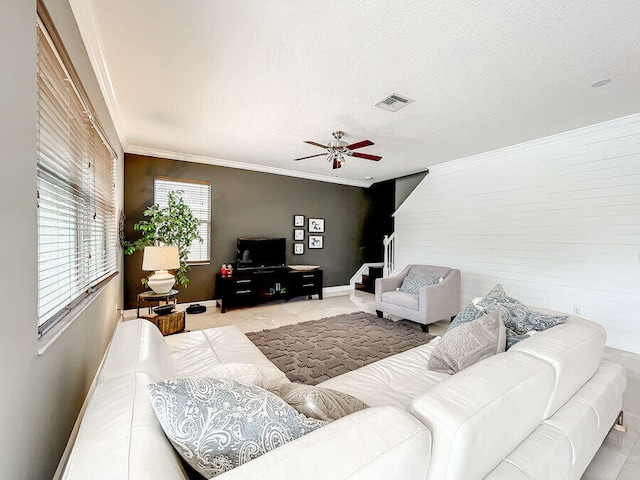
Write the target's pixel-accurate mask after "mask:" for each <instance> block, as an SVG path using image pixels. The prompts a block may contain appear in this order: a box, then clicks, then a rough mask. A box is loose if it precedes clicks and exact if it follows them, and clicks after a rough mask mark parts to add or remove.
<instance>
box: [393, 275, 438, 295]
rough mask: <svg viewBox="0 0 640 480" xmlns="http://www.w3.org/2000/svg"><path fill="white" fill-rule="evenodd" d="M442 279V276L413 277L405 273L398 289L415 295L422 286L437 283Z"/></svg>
mask: <svg viewBox="0 0 640 480" xmlns="http://www.w3.org/2000/svg"><path fill="white" fill-rule="evenodd" d="M442 280H443V278H442V277H413V276H411V275H407V276H406V277H405V278H404V280H403V281H402V285H400V291H401V292H405V293H412V294H413V295H417V294H418V292H419V291H420V288H422V287H429V286H431V285H437V284H438V283H440V282H441V281H442Z"/></svg>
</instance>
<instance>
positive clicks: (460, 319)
mask: <svg viewBox="0 0 640 480" xmlns="http://www.w3.org/2000/svg"><path fill="white" fill-rule="evenodd" d="M482 315H484V312H483V311H482V310H481V309H480V308H478V307H476V306H475V305H474V304H473V303H470V304H468V305H467V306H466V307H464V308H463V309H462V311H461V312H460V313H459V314H458V315H456V318H454V319H453V320H451V323H450V324H449V328H447V332H448V331H449V330H451V329H452V328H455V327H457V326H459V325H462V324H463V323H467V322H472V321H473V320H477V319H478V318H480V317H481V316H482Z"/></svg>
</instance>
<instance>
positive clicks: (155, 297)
mask: <svg viewBox="0 0 640 480" xmlns="http://www.w3.org/2000/svg"><path fill="white" fill-rule="evenodd" d="M178 293H180V292H179V291H178V290H175V289H173V290H169V291H168V292H167V293H156V292H154V291H153V290H149V291H147V292H142V293H139V294H138V301H137V305H136V306H137V313H136V316H137V318H140V301H141V300H145V301H146V302H147V307H148V313H149V315H151V313H152V312H151V306H152V305H151V304H152V303H153V302H157V303H158V305H160V302H162V301H164V302H165V303H167V304H168V303H169V302H171V301H173V304H174V305H175V304H176V303H178V300H177V298H176V297H177V296H178Z"/></svg>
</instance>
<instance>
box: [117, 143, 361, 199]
mask: <svg viewBox="0 0 640 480" xmlns="http://www.w3.org/2000/svg"><path fill="white" fill-rule="evenodd" d="M125 152H126V153H131V154H136V155H145V156H149V157H158V158H168V159H170V160H180V161H183V162H193V163H203V164H206V165H216V166H218V167H228V168H237V169H240V170H251V171H254V172H261V173H272V174H274V175H284V176H287V177H296V178H304V179H306V180H315V181H318V182H325V183H337V184H339V185H348V186H351V187H362V188H369V187H370V186H371V185H373V182H366V181H364V182H363V181H359V180H350V179H348V178H338V177H332V176H328V175H318V174H315V173H308V172H299V171H296V170H287V169H285V168H277V167H270V166H267V165H256V164H253V163H245V162H234V161H232V160H224V159H222V158H215V157H206V156H204V155H193V154H190V153H181V152H172V151H167V150H159V149H157V148H148V147H139V146H136V145H130V146H129V147H128V148H127V149H126V150H125Z"/></svg>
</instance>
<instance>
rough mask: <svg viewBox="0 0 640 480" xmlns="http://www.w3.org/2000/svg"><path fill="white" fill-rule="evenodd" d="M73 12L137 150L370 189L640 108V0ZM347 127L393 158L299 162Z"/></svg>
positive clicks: (80, 0)
mask: <svg viewBox="0 0 640 480" xmlns="http://www.w3.org/2000/svg"><path fill="white" fill-rule="evenodd" d="M70 3H71V5H72V8H73V10H74V14H75V15H76V18H77V21H78V24H79V27H80V30H81V33H82V36H83V39H84V41H85V43H86V45H87V47H88V51H89V54H90V57H91V60H92V63H93V65H94V69H95V70H96V72H97V74H98V77H99V81H100V82H101V84H102V88H103V92H104V94H105V97H106V98H107V103H108V105H109V108H110V111H111V114H112V117H113V118H114V122H115V124H116V128H117V130H118V134H119V136H120V139H121V141H122V143H123V146H124V148H125V151H127V152H134V153H146V154H151V155H154V154H156V155H163V156H167V157H169V158H176V159H190V160H193V161H200V162H206V163H212V164H221V165H229V166H233V165H236V162H238V163H237V165H238V166H239V167H240V168H252V169H257V170H262V171H273V172H277V173H284V174H289V175H296V176H301V177H307V178H317V179H323V180H326V181H337V182H340V183H347V184H358V185H360V184H361V185H366V184H369V183H371V182H372V181H373V182H377V181H381V180H385V179H389V178H394V177H399V176H403V175H407V174H411V173H414V172H418V171H422V170H424V169H425V168H427V167H429V166H430V165H433V164H436V163H440V162H444V161H448V160H453V159H455V158H460V157H464V156H468V155H472V154H476V153H481V152H486V151H489V150H493V149H496V148H499V147H504V146H508V145H513V144H516V143H520V142H523V141H526V140H531V139H535V138H540V137H544V136H547V135H551V134H554V133H559V132H563V131H567V130H571V129H574V128H577V127H581V126H586V125H591V124H594V123H599V122H602V121H606V120H610V119H613V118H617V117H622V116H625V115H629V114H633V113H637V112H640V2H639V1H638V0H608V1H605V2H603V1H600V0H597V1H596V0H591V1H588V0H575V1H569V0H563V1H558V0H539V1H535V2H531V1H524V0H522V1H513V0H512V1H507V0H496V1H492V2H487V1H480V0H469V1H464V2H461V1H458V0H442V1H427V0H423V1H408V0H396V1H389V0H387V1H344V0H343V1H337V0H323V1H317V0H316V1H311V0H298V1H285V0H279V1H276V0H271V1H268V0H264V1H258V0H226V1H213V0H189V1H180V0H136V1H130V0H70ZM605 78H611V79H612V80H613V81H612V82H611V83H610V84H609V85H606V86H604V87H601V88H592V87H591V84H593V83H594V82H596V81H598V80H601V79H605ZM392 92H396V93H399V94H402V95H406V96H408V97H410V98H413V99H415V100H416V101H415V102H414V103H412V104H411V105H409V106H407V107H406V108H405V109H403V110H400V111H398V112H395V113H393V112H388V111H385V110H381V109H379V108H376V107H374V104H375V103H377V102H378V101H380V100H381V99H382V98H384V97H385V96H386V95H388V94H390V93H392ZM334 130H344V131H345V132H346V135H345V140H347V141H349V142H350V143H351V142H355V141H359V140H362V139H369V140H371V141H373V142H374V143H375V146H370V147H366V148H363V149H362V150H359V151H361V152H362V153H371V154H375V155H381V156H382V157H383V158H382V160H381V161H380V162H377V163H376V162H371V161H367V160H362V159H355V158H351V159H349V160H348V163H347V164H346V165H345V166H344V167H343V168H341V169H339V170H335V171H334V170H332V169H331V165H330V164H329V163H327V162H326V161H325V160H324V158H323V157H316V158H312V159H309V160H304V161H301V162H293V159H294V158H296V157H302V156H306V155H313V154H316V153H321V150H320V149H319V148H317V147H314V146H311V145H307V144H305V143H303V142H302V141H303V140H314V141H316V142H319V143H323V144H324V143H326V142H328V141H330V140H331V139H332V138H331V132H332V131H334ZM365 176H371V177H374V179H373V180H365Z"/></svg>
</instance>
